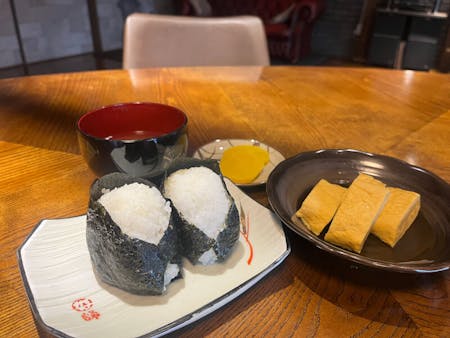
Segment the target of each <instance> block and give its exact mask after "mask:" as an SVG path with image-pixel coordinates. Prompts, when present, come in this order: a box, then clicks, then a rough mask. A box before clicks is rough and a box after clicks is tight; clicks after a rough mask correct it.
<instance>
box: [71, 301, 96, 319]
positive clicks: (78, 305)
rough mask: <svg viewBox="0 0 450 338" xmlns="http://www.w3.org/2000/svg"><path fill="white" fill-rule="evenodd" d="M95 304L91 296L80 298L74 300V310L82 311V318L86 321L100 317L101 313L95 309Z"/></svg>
mask: <svg viewBox="0 0 450 338" xmlns="http://www.w3.org/2000/svg"><path fill="white" fill-rule="evenodd" d="M93 306H94V302H93V301H92V300H90V299H89V298H78V299H75V300H74V301H73V303H72V310H74V311H77V312H81V318H83V319H84V320H85V321H91V320H92V319H99V318H100V313H98V312H97V311H94V309H93V308H92V307H93Z"/></svg>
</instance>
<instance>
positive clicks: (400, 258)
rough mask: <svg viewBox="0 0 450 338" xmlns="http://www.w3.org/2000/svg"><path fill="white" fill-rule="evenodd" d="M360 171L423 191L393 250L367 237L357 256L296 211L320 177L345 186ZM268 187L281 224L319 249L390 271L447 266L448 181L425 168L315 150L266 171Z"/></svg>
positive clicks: (384, 158) (361, 154) (345, 151)
mask: <svg viewBox="0 0 450 338" xmlns="http://www.w3.org/2000/svg"><path fill="white" fill-rule="evenodd" d="M359 173H366V174H369V175H371V176H373V177H375V178H377V179H379V180H380V181H382V182H384V183H385V184H387V185H389V186H394V187H399V188H403V189H407V190H412V191H416V192H417V193H419V194H420V195H421V209H420V212H419V215H418V217H417V218H416V220H415V221H414V223H413V224H412V225H411V227H410V228H409V230H408V231H407V232H406V233H405V235H404V236H403V238H402V239H401V240H400V241H399V242H398V243H397V245H396V246H395V247H394V248H391V247H390V246H388V245H386V244H384V243H383V242H381V241H380V240H379V239H378V238H376V237H375V236H373V235H369V237H368V239H367V241H366V243H365V245H364V248H363V250H362V252H361V254H357V253H354V252H350V251H348V250H345V249H342V248H340V247H338V246H335V245H333V244H330V243H328V242H325V241H324V239H323V233H322V234H321V235H320V236H315V235H314V234H313V233H312V232H311V231H309V230H308V229H307V228H306V227H305V225H304V224H303V223H302V222H301V220H300V219H298V218H297V217H296V216H295V215H294V214H295V212H296V211H297V209H298V208H299V207H300V205H301V203H302V202H303V200H304V198H305V197H306V196H307V195H308V194H309V192H310V191H311V189H312V187H313V186H314V185H315V184H316V183H317V182H318V181H319V179H321V178H324V179H326V180H328V181H329V182H331V183H337V184H340V185H342V186H349V185H350V183H351V182H352V181H353V180H354V179H355V178H356V176H357V175H358V174H359ZM266 189H267V194H268V198H269V202H270V205H271V206H272V208H273V210H274V211H275V213H276V214H277V215H278V216H279V217H280V218H281V220H282V221H283V223H285V224H286V225H287V226H288V227H289V228H290V229H291V230H293V231H294V232H296V233H297V234H299V235H300V236H302V237H304V238H306V239H307V240H309V241H310V242H312V243H313V244H314V245H316V246H317V247H318V248H320V249H322V250H325V251H327V252H329V253H332V254H334V255H337V256H339V257H342V258H344V259H348V260H351V261H353V262H357V263H360V264H363V265H367V266H371V267H375V268H380V269H384V270H391V271H399V272H410V273H429V272H437V271H443V270H447V269H449V268H450V185H449V184H448V183H447V182H445V181H444V180H442V179H441V178H439V177H438V176H436V175H434V174H433V173H431V172H429V171H427V170H425V169H422V168H419V167H415V166H412V165H410V164H408V163H406V162H403V161H401V160H398V159H395V158H392V157H388V156H383V155H375V154H370V153H365V152H361V151H357V150H351V149H343V150H318V151H311V152H305V153H301V154H298V155H296V156H294V157H291V158H289V159H287V160H285V161H283V162H281V163H280V164H279V165H278V166H277V167H276V168H275V169H274V170H273V171H272V173H271V174H270V176H269V179H268V181H267V186H266ZM324 232H325V231H324Z"/></svg>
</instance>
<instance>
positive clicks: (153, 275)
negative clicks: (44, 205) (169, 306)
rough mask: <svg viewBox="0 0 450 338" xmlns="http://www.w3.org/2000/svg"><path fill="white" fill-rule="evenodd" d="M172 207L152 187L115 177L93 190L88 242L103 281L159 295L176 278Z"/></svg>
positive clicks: (177, 265)
mask: <svg viewBox="0 0 450 338" xmlns="http://www.w3.org/2000/svg"><path fill="white" fill-rule="evenodd" d="M172 219H173V218H172V207H171V203H170V201H168V200H166V199H165V198H164V197H163V196H162V194H161V192H160V191H159V190H158V188H157V187H156V186H154V185H153V184H152V183H151V182H148V181H146V180H144V179H138V178H132V177H130V176H127V175H125V174H120V173H114V174H110V175H106V176H103V177H102V178H100V179H98V180H96V181H95V182H94V184H93V185H92V187H91V198H90V201H89V209H88V213H87V230H86V239H87V245H88V249H89V253H90V256H91V260H92V263H93V265H94V267H95V269H96V270H97V271H98V273H99V275H100V277H101V279H102V280H103V281H104V282H106V283H108V284H111V285H113V286H116V287H118V288H120V289H123V290H125V291H128V292H131V293H134V294H161V293H163V292H164V291H165V289H166V286H167V285H168V284H169V283H170V282H171V281H172V280H173V279H174V278H176V277H177V276H179V274H180V266H181V265H180V264H181V259H180V256H179V254H178V251H179V247H178V239H177V234H176V231H175V229H174V227H173V222H172Z"/></svg>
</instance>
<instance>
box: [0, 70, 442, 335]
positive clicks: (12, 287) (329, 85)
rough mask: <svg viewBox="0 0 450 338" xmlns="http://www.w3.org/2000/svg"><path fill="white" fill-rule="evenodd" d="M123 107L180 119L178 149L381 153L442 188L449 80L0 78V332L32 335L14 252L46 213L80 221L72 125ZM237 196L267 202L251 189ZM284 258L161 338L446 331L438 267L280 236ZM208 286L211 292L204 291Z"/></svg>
mask: <svg viewBox="0 0 450 338" xmlns="http://www.w3.org/2000/svg"><path fill="white" fill-rule="evenodd" d="M134 101H151V102H160V103H165V104H169V105H173V106H176V107H178V108H180V109H181V110H183V111H184V112H186V114H187V116H188V119H189V121H188V132H189V152H190V153H191V154H192V152H193V151H194V150H195V149H196V148H197V147H199V146H201V145H202V144H205V143H207V142H210V141H212V140H214V139H216V138H249V139H250V138H253V139H258V140H260V141H262V142H264V143H266V144H269V145H271V146H272V147H274V148H276V149H277V150H279V151H280V152H281V153H282V154H284V156H285V157H290V156H293V155H295V154H297V153H299V152H303V151H309V150H316V149H324V148H353V149H358V150H362V151H367V152H373V153H378V154H385V155H389V156H393V157H396V158H399V159H402V160H405V161H407V162H409V163H411V164H414V165H417V166H421V167H424V168H426V169H428V170H431V171H432V172H434V173H436V174H437V175H439V176H440V177H441V178H443V179H444V180H446V181H447V182H450V76H449V75H445V74H438V73H425V72H414V71H400V70H386V69H369V68H367V69H365V68H324V67H263V68H261V67H216V68H209V67H205V68H202V67H199V68H170V69H169V68H167V69H156V68H155V69H143V70H130V71H124V70H113V71H96V72H83V73H72V74H59V75H46V76H32V77H24V78H13V79H4V80H0V173H1V175H0V186H1V188H0V295H1V301H0V337H13V336H19V337H34V336H37V335H38V331H37V329H36V326H35V323H34V321H33V316H32V313H31V310H30V308H29V306H28V301H27V296H26V293H25V290H24V288H23V285H22V281H21V278H20V274H19V269H18V264H17V258H16V250H17V248H18V247H19V246H20V245H21V244H22V243H23V241H24V240H25V238H26V237H27V236H28V234H29V233H30V232H31V231H32V229H33V227H34V226H35V225H36V224H37V223H38V222H39V221H40V220H41V219H45V218H57V217H68V216H76V215H80V214H83V213H85V212H86V209H87V201H88V189H89V186H90V184H91V183H92V181H93V179H94V178H95V177H94V175H93V174H92V173H91V172H90V171H89V169H88V167H87V165H86V164H85V162H84V161H83V159H82V157H81V156H80V155H79V150H78V144H77V138H76V123H77V120H78V118H79V117H80V116H81V115H82V114H83V113H85V112H87V111H89V110H92V109H94V108H97V107H100V106H103V105H108V104H113V103H118V102H134ZM248 194H249V195H250V196H251V197H253V198H255V199H256V200H257V201H259V202H260V203H261V204H263V205H265V206H267V205H268V203H267V197H266V194H265V191H264V189H263V188H259V189H258V188H256V189H252V190H249V191H248ZM287 233H288V237H289V240H290V242H291V246H292V253H291V254H290V256H289V257H288V258H287V259H286V261H285V262H284V263H283V264H282V265H281V266H280V267H278V268H277V269H276V270H275V271H273V272H272V273H271V274H270V275H269V276H267V277H266V278H265V279H263V280H262V281H261V282H259V283H258V284H257V285H256V286H255V287H253V288H252V289H250V290H249V291H248V292H246V293H245V294H244V295H242V296H241V297H240V298H238V299H236V300H234V301H233V302H231V303H230V304H228V305H227V306H225V307H224V308H222V309H220V310H218V311H216V312H215V313H213V314H212V315H210V316H208V317H206V318H204V319H202V320H200V321H198V322H196V323H194V324H192V325H190V326H188V327H186V328H183V329H181V330H179V331H177V332H176V333H175V334H173V336H182V337H200V336H210V337H218V336H226V337H236V336H279V337H292V336H298V337H312V336H317V337H375V336H376V337H386V336H402V337H415V336H429V337H433V336H436V337H449V336H450V297H449V292H450V272H449V271H446V272H442V273H435V274H426V275H417V274H399V273H391V272H383V271H377V270H374V269H370V268H367V267H362V266H355V265H354V264H350V263H348V262H346V261H343V260H341V259H339V258H336V257H334V256H332V255H330V254H327V253H325V252H323V251H321V250H319V249H317V248H315V247H314V246H313V245H312V244H310V243H309V242H307V241H306V240H303V239H302V238H300V237H299V236H297V235H295V234H294V233H292V232H290V231H289V230H287ZM211 287H213V286H211Z"/></svg>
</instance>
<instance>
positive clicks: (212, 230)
mask: <svg viewBox="0 0 450 338" xmlns="http://www.w3.org/2000/svg"><path fill="white" fill-rule="evenodd" d="M164 193H165V195H166V197H167V198H170V199H171V200H172V202H173V204H174V206H175V207H176V208H177V210H178V211H179V212H180V213H181V215H182V216H183V218H184V219H185V220H186V221H187V222H189V223H191V224H193V225H195V226H196V227H198V228H199V229H200V230H202V231H203V232H204V233H205V234H206V235H207V236H208V237H210V238H212V239H217V236H218V235H219V233H220V232H221V231H222V230H223V229H224V228H225V219H226V217H227V214H228V210H229V209H230V205H231V202H230V200H229V198H228V196H227V193H226V190H225V188H224V186H223V184H222V181H221V179H220V177H219V175H217V174H216V173H215V172H214V171H212V170H211V169H209V168H206V167H193V168H189V169H181V170H178V171H176V172H175V173H173V174H172V175H170V176H169V177H168V178H167V179H166V181H165V183H164Z"/></svg>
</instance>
